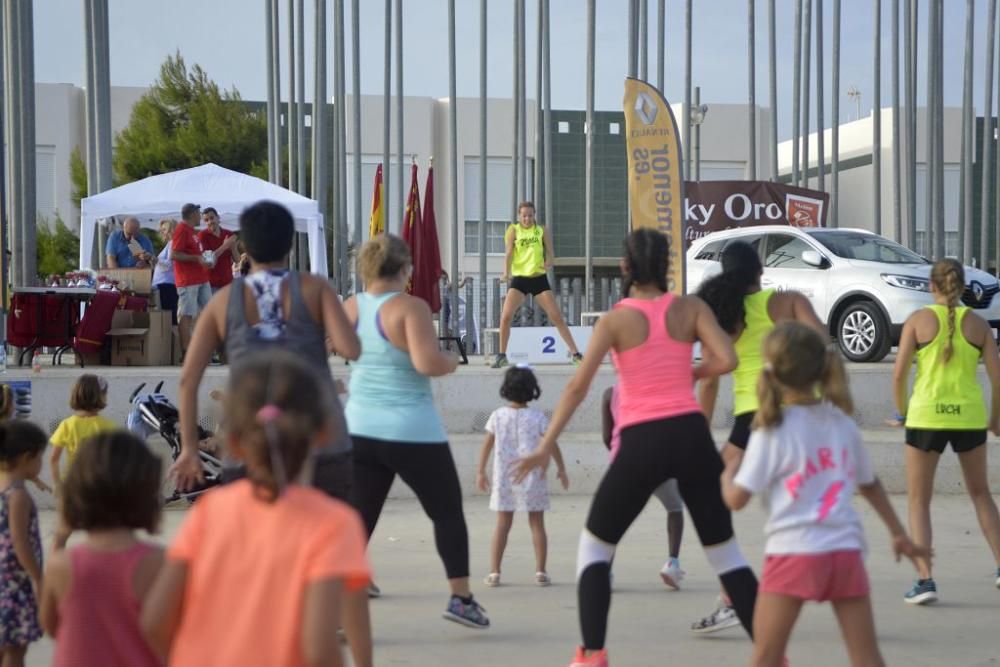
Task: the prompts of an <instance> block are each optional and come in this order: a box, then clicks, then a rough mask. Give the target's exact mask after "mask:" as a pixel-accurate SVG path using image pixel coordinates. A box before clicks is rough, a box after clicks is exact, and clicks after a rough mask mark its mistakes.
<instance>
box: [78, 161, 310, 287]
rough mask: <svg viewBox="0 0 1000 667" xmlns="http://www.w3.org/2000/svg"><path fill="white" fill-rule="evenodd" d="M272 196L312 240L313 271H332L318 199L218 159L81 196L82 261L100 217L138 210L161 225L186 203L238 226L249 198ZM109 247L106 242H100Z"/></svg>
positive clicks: (84, 263)
mask: <svg viewBox="0 0 1000 667" xmlns="http://www.w3.org/2000/svg"><path fill="white" fill-rule="evenodd" d="M262 199H267V200H270V201H274V202H277V203H279V204H281V205H283V206H284V207H285V208H287V209H288V210H289V211H291V213H292V217H293V218H294V219H295V230H296V231H298V232H302V233H304V234H306V235H307V237H308V240H309V265H310V267H311V268H312V272H313V273H317V274H320V275H323V276H326V275H328V267H327V259H326V237H325V235H324V233H323V214H322V213H320V211H319V205H318V204H317V203H316V201H315V200H312V199H309V198H308V197H304V196H302V195H300V194H296V193H294V192H292V191H291V190H286V189H285V188H283V187H281V186H279V185H275V184H274V183H268V182H267V181H264V180H262V179H259V178H255V177H253V176H247V175H246V174H241V173H239V172H237V171H231V170H229V169H224V168H223V167H220V166H218V165H216V164H211V163H209V164H203V165H201V166H200V167H193V168H191V169H181V170H180V171H175V172H172V173H169V174H160V175H158V176H150V177H149V178H144V179H142V180H141V181H135V182H134V183H128V184H126V185H122V186H121V187H117V188H114V189H112V190H107V191H105V192H102V193H100V194H98V195H94V196H93V197H87V198H86V199H84V200H83V201H81V202H80V267H81V268H87V269H89V268H93V267H92V266H91V263H92V258H91V249H92V248H93V247H94V234H95V232H96V229H97V224H98V221H99V220H101V219H105V218H110V217H112V216H125V215H127V216H134V217H136V218H138V220H139V222H140V224H141V225H142V226H143V227H146V228H149V229H156V228H158V227H159V224H160V220H161V219H163V218H168V217H169V218H174V219H179V218H180V214H181V207H182V206H183V205H184V204H187V203H189V202H190V203H193V204H198V205H200V206H201V207H202V208H206V207H209V206H211V207H212V208H214V209H215V210H216V211H218V212H219V218H220V220H221V221H222V226H223V227H225V228H226V229H231V230H236V229H238V228H239V216H240V213H241V212H242V211H243V209H245V208H246V207H247V206H249V205H250V204H253V203H254V202H257V201H260V200H262ZM100 252H101V253H102V254H103V253H104V248H100Z"/></svg>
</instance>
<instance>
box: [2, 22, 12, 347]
mask: <svg viewBox="0 0 1000 667" xmlns="http://www.w3.org/2000/svg"><path fill="white" fill-rule="evenodd" d="M5 23H6V21H5V20H4V9H3V6H0V37H3V36H4V35H5V33H4V24H5ZM4 55H5V54H4V48H3V45H0V345H3V346H5V347H4V352H5V353H6V345H7V303H8V298H9V294H8V288H9V285H10V273H9V270H10V266H9V261H8V259H7V250H8V248H10V242H9V238H8V234H9V229H8V227H7V142H6V139H7V122H6V121H7V108H6V105H7V90H6V85H7V84H6V81H7V77H6V76H5V72H4V61H5V60H6V59H5V57H4ZM5 356H6V355H5Z"/></svg>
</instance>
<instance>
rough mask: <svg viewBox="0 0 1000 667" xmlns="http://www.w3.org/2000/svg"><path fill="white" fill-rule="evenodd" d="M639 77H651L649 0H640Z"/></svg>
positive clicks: (645, 78) (644, 78)
mask: <svg viewBox="0 0 1000 667" xmlns="http://www.w3.org/2000/svg"><path fill="white" fill-rule="evenodd" d="M639 78H640V79H642V80H643V81H646V80H648V79H649V0H639Z"/></svg>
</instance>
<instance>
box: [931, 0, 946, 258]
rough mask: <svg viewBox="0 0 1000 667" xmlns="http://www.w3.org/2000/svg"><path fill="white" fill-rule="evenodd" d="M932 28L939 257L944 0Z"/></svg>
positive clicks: (941, 248) (937, 251)
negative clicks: (933, 35)
mask: <svg viewBox="0 0 1000 667" xmlns="http://www.w3.org/2000/svg"><path fill="white" fill-rule="evenodd" d="M934 9H935V12H936V16H935V19H934V21H935V24H934V30H935V32H936V33H937V34H936V35H935V37H934V45H935V46H936V47H937V51H936V52H935V53H934V76H935V79H936V82H935V84H934V92H935V95H934V100H935V104H936V106H937V109H936V110H935V113H934V154H935V156H936V157H937V159H936V162H935V165H934V170H935V175H934V197H935V204H934V206H935V209H934V216H935V218H934V256H935V257H936V258H937V259H940V258H942V257H944V256H945V254H946V248H947V238H946V236H945V230H944V71H943V64H944V0H937V3H936V7H935V8H934Z"/></svg>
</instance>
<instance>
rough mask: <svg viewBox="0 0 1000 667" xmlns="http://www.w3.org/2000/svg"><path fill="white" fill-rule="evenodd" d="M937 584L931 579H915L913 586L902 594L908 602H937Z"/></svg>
mask: <svg viewBox="0 0 1000 667" xmlns="http://www.w3.org/2000/svg"><path fill="white" fill-rule="evenodd" d="M937 599H938V596H937V585H936V584H935V583H934V580H933V579H917V582H916V583H915V584H913V588H911V589H910V590H909V591H907V593H906V595H904V596H903V600H905V601H906V602H907V603H908V604H921V605H923V604H930V603H932V602H937Z"/></svg>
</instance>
